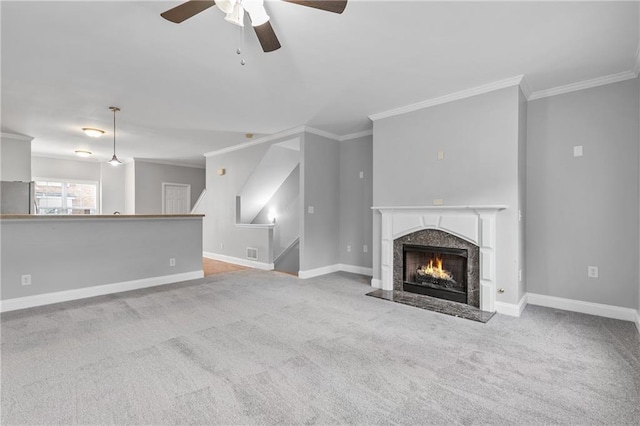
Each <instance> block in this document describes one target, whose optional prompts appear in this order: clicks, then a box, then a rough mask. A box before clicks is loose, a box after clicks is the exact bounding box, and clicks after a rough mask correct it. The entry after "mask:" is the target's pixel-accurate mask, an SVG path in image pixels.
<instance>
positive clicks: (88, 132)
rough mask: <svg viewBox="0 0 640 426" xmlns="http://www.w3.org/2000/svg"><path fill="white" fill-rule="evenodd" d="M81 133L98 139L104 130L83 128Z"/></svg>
mask: <svg viewBox="0 0 640 426" xmlns="http://www.w3.org/2000/svg"><path fill="white" fill-rule="evenodd" d="M82 131H83V132H84V133H85V135H87V136H89V137H92V138H99V137H100V136H102V135H104V130H100V129H94V128H93V127H83V128H82Z"/></svg>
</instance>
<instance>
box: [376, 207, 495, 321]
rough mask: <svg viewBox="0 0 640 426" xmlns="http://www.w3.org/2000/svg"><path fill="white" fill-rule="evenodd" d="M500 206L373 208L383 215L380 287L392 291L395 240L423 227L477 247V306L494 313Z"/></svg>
mask: <svg viewBox="0 0 640 426" xmlns="http://www.w3.org/2000/svg"><path fill="white" fill-rule="evenodd" d="M506 208H507V206H503V205H482V206H422V207H412V206H406V207H373V209H374V210H378V211H379V212H380V213H381V215H382V220H381V233H380V237H381V241H380V272H381V276H380V288H381V289H382V290H393V289H394V288H393V271H394V268H393V259H394V255H393V254H394V240H395V239H397V238H400V237H403V236H405V235H408V234H411V233H413V232H416V231H421V230H424V229H436V230H440V231H445V232H448V233H450V234H452V235H455V236H456V237H459V238H462V239H463V240H466V241H468V242H470V243H473V244H475V245H477V246H478V247H479V250H480V262H479V269H480V271H479V276H480V291H479V298H480V301H479V308H480V309H481V310H483V311H485V312H495V311H496V308H495V303H496V215H497V214H498V212H499V211H500V210H504V209H506Z"/></svg>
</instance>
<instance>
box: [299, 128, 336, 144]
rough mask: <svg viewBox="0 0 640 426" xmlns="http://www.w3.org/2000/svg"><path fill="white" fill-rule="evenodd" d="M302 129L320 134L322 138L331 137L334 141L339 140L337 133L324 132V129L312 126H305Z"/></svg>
mask: <svg viewBox="0 0 640 426" xmlns="http://www.w3.org/2000/svg"><path fill="white" fill-rule="evenodd" d="M304 130H305V132H307V133H311V134H314V135H318V136H322V137H323V138H327V139H332V140H334V141H339V140H340V136H338V135H336V134H334V133H329V132H325V131H324V130H320V129H316V128H314V127H309V126H305V127H304Z"/></svg>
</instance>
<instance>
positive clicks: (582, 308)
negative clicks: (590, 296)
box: [527, 293, 638, 321]
mask: <svg viewBox="0 0 640 426" xmlns="http://www.w3.org/2000/svg"><path fill="white" fill-rule="evenodd" d="M527 298H528V303H529V304H531V305H538V306H546V307H548V308H555V309H562V310H565V311H572V312H580V313H583V314H589V315H597V316H600V317H606V318H614V319H619V320H624V321H636V318H637V316H638V311H636V310H635V309H631V308H623V307H620V306H613V305H604V304H602V303H592V302H584V301H582V300H573V299H565V298H562V297H555V296H547V295H544V294H536V293H527Z"/></svg>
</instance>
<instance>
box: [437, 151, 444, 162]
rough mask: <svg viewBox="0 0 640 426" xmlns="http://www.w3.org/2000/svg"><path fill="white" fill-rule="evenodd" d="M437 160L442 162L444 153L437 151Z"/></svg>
mask: <svg viewBox="0 0 640 426" xmlns="http://www.w3.org/2000/svg"><path fill="white" fill-rule="evenodd" d="M438 160H444V151H438Z"/></svg>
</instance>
